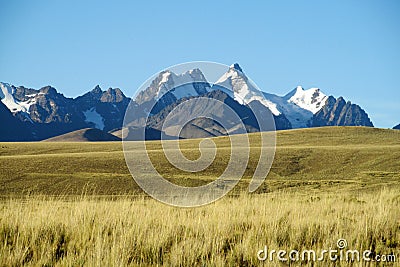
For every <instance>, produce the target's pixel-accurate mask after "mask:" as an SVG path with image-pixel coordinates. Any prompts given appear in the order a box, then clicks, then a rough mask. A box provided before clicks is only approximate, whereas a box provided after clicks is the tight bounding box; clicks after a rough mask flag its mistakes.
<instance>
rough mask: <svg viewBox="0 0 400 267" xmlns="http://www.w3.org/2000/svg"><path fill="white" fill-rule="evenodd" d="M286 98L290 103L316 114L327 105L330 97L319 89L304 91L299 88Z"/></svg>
mask: <svg viewBox="0 0 400 267" xmlns="http://www.w3.org/2000/svg"><path fill="white" fill-rule="evenodd" d="M284 98H285V99H287V98H289V99H288V102H291V103H294V104H296V105H297V106H299V107H301V108H303V109H306V110H309V111H311V112H312V113H313V114H315V113H317V112H318V111H319V110H320V109H321V108H322V107H323V106H324V105H325V103H326V100H327V99H328V96H326V95H325V94H324V93H322V92H321V90H320V89H319V88H310V89H308V90H304V89H303V87H301V86H297V87H296V89H294V90H293V91H292V92H291V93H289V94H287V95H286V96H285V97H284Z"/></svg>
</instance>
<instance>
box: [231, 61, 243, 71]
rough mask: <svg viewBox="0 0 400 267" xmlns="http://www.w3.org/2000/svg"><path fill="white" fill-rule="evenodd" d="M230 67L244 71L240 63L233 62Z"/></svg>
mask: <svg viewBox="0 0 400 267" xmlns="http://www.w3.org/2000/svg"><path fill="white" fill-rule="evenodd" d="M229 68H230V69H234V70H238V71H240V72H241V73H243V70H242V68H241V67H240V65H239V63H233V64H232V65H230V66H229Z"/></svg>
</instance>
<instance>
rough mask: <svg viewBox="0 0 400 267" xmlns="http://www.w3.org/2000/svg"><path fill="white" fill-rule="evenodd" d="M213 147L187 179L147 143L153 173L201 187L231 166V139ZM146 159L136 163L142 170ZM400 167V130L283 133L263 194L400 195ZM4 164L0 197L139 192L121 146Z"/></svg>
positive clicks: (188, 143) (34, 153) (16, 150)
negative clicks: (210, 157)
mask: <svg viewBox="0 0 400 267" xmlns="http://www.w3.org/2000/svg"><path fill="white" fill-rule="evenodd" d="M262 134H268V133H262ZM79 136H81V135H79ZM249 136H250V144H251V154H250V160H249V164H248V166H247V170H246V172H245V174H244V177H243V178H244V179H242V181H241V182H240V183H239V184H238V186H237V187H235V190H236V191H237V190H243V191H247V185H248V182H249V179H250V178H251V177H252V174H253V172H254V170H255V168H256V166H257V163H258V158H257V155H258V153H259V148H258V146H257V145H258V141H259V137H260V133H253V134H250V135H249ZM213 140H214V141H215V143H216V145H217V148H218V151H217V155H216V158H215V161H214V163H213V164H212V165H211V166H210V167H209V168H207V169H206V170H204V171H202V172H199V173H185V172H182V171H179V170H177V169H176V168H174V166H172V165H171V164H169V163H168V162H167V160H166V158H165V155H164V154H163V153H162V150H161V145H160V142H159V141H148V142H147V143H146V145H147V147H148V149H149V155H150V157H151V158H152V159H153V161H152V162H153V164H154V166H155V167H156V168H157V170H159V171H160V173H162V174H163V175H164V176H165V177H166V178H167V179H169V180H170V181H172V182H174V183H177V184H181V185H186V186H195V185H199V184H205V183H208V182H210V181H212V180H214V179H215V178H216V177H217V176H218V175H219V174H220V173H221V172H222V171H223V170H224V168H225V166H226V164H227V158H229V152H230V146H229V144H230V143H229V140H228V138H226V137H217V138H214V139H213ZM200 141H201V139H192V140H181V141H179V142H180V146H181V148H182V153H183V154H184V155H185V156H187V157H188V158H191V159H195V158H196V157H198V156H199V153H200V152H199V150H198V143H199V142H200ZM174 142H175V141H174ZM141 160H142V159H141V158H137V161H138V162H139V163H140V162H141ZM399 162H400V131H397V130H388V129H376V128H369V127H322V128H309V129H296V130H285V131H278V132H277V147H276V155H275V159H274V163H273V165H272V168H271V171H270V173H269V175H268V177H267V179H266V181H265V183H264V184H263V185H262V187H261V188H259V190H258V191H257V192H259V193H260V192H271V191H276V190H294V191H298V190H308V191H318V190H323V191H328V192H338V191H341V190H345V191H348V190H350V191H358V190H375V189H378V188H381V187H382V186H389V187H392V188H398V187H400V165H399V164H398V163H399ZM61 163H62V164H61ZM0 164H1V166H2V172H1V173H0V195H1V196H8V195H14V196H20V195H25V194H26V193H27V192H29V193H34V194H45V195H60V194H61V195H80V194H82V192H87V193H89V194H96V195H124V194H137V193H141V190H140V189H139V188H138V187H137V185H136V184H135V182H134V180H133V179H132V177H131V175H130V173H129V171H128V169H127V167H126V163H125V159H124V155H123V151H122V144H121V142H81V143H73V142H31V143H0Z"/></svg>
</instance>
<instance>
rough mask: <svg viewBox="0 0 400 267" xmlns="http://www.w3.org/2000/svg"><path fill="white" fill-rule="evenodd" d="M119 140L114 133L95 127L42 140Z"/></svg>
mask: <svg viewBox="0 0 400 267" xmlns="http://www.w3.org/2000/svg"><path fill="white" fill-rule="evenodd" d="M104 141H121V138H118V137H117V136H115V135H112V134H109V133H107V132H104V131H102V130H99V129H95V128H85V129H81V130H77V131H73V132H70V133H66V134H63V135H59V136H55V137H52V138H49V139H46V140H44V142H104Z"/></svg>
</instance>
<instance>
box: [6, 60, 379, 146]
mask: <svg viewBox="0 0 400 267" xmlns="http://www.w3.org/2000/svg"><path fill="white" fill-rule="evenodd" d="M0 89H1V90H0V98H1V102H0V122H1V125H2V126H1V129H0V140H1V141H37V140H44V139H48V138H52V137H55V136H59V135H63V134H66V133H70V132H73V131H77V130H81V129H86V128H95V129H98V130H101V131H104V132H110V133H112V134H114V135H116V136H118V137H122V133H123V132H124V131H122V130H121V128H122V126H123V122H124V115H125V112H126V110H127V108H128V106H129V108H130V109H132V110H129V112H128V113H127V114H128V116H127V117H126V118H125V123H126V126H128V127H127V128H126V129H127V130H128V131H125V134H131V133H135V132H140V131H141V129H143V128H144V129H145V133H146V138H147V139H159V138H160V136H161V134H162V131H163V129H162V126H163V124H164V121H165V118H166V117H167V115H168V114H169V113H170V112H171V111H172V110H173V109H174V108H175V107H177V105H179V104H180V103H182V102H184V101H186V100H188V99H197V98H199V97H205V98H208V99H215V100H219V101H220V102H223V103H224V104H226V105H225V107H224V105H214V106H212V107H208V108H209V109H211V110H212V112H213V113H215V114H217V115H218V114H219V116H220V117H221V116H224V114H226V110H225V109H226V106H228V107H229V108H231V109H232V110H234V111H235V112H236V113H237V114H238V116H239V117H240V120H241V121H242V122H243V124H244V125H245V128H246V131H248V132H255V131H260V130H262V129H260V125H258V124H257V121H256V120H255V115H257V114H253V113H254V112H255V113H259V114H265V112H270V113H271V114H272V116H273V119H274V120H275V125H276V129H278V130H283V129H292V128H306V127H321V126H369V127H373V124H372V122H371V120H370V119H369V117H368V114H367V113H366V112H365V111H364V110H363V109H362V108H361V107H360V106H358V105H356V104H352V103H351V102H350V101H345V100H344V99H343V97H338V98H335V97H333V96H327V95H325V94H324V93H323V92H322V91H321V90H320V89H319V88H310V89H307V90H305V89H303V88H302V87H300V86H298V87H296V88H295V89H293V90H291V91H290V92H289V93H288V94H286V95H284V96H278V95H275V94H269V93H266V92H261V91H259V90H257V89H256V86H255V85H254V84H253V83H252V82H251V81H250V80H249V79H248V78H247V76H246V75H245V73H244V72H243V70H242V68H241V67H240V66H239V65H238V64H233V65H231V66H230V67H229V68H228V69H227V71H226V73H224V74H223V75H222V76H221V77H220V78H219V79H218V80H217V82H215V83H214V84H210V83H209V82H208V81H207V79H206V78H205V76H204V75H203V73H202V71H201V70H200V69H192V70H189V71H187V72H185V73H181V74H176V73H174V72H172V71H170V70H166V71H163V72H161V73H159V75H158V76H157V77H156V78H155V79H154V80H153V81H152V82H151V83H150V85H149V86H148V87H147V88H146V89H144V90H142V91H141V92H139V93H138V94H137V96H136V98H135V99H134V100H133V99H131V98H129V97H126V96H125V95H124V93H123V92H122V91H121V90H120V89H119V88H109V89H108V90H106V91H103V90H102V89H101V88H100V87H99V86H96V87H95V88H94V89H93V90H91V91H89V92H88V93H86V94H84V95H82V96H78V97H76V98H68V97H65V96H64V95H63V94H61V93H59V92H58V91H57V90H56V89H55V88H53V87H51V86H46V87H43V88H41V89H31V88H26V87H24V86H18V87H17V86H14V85H10V84H8V83H0ZM201 108H202V107H197V108H195V109H193V110H190V111H187V110H186V111H185V112H184V113H181V115H180V116H176V120H175V123H176V125H179V124H180V123H184V118H188V117H190V115H191V114H195V112H198V109H201ZM130 114H134V115H131V116H130ZM182 114H185V116H183V115H182ZM236 124H237V123H236ZM176 125H175V126H176ZM171 127H172V128H173V127H174V125H172V126H171ZM172 128H171V129H172ZM236 128H237V125H234V124H232V125H229V128H228V129H225V128H224V127H222V126H221V125H219V124H218V123H217V122H216V121H213V120H212V119H207V118H198V119H195V120H193V121H191V122H190V123H188V124H187V125H185V126H184V128H183V130H182V131H181V133H180V136H178V137H179V138H195V137H212V136H219V135H226V134H228V133H235V129H236ZM164 130H165V131H169V132H170V130H168V129H164ZM81 132H82V133H83V132H85V133H86V134H87V131H81ZM79 133H80V132H79ZM95 136H103V135H101V134H99V133H97V134H96V135H95ZM175 137H177V136H175ZM103 138H105V135H104V136H103ZM92 139H93V138H92ZM110 139H112V138H109V136H108V137H107V138H106V140H110ZM85 140H86V139H85Z"/></svg>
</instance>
